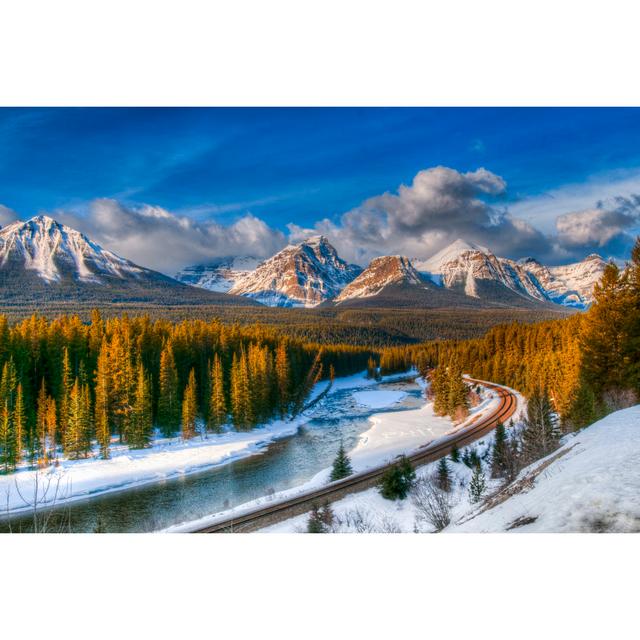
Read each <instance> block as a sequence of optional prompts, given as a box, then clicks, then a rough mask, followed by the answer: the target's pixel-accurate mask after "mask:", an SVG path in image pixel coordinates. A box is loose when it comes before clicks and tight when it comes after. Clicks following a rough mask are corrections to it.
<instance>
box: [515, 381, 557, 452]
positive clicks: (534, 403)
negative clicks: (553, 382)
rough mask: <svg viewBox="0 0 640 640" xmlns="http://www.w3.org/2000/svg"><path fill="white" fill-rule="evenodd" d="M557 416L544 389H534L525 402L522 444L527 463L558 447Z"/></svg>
mask: <svg viewBox="0 0 640 640" xmlns="http://www.w3.org/2000/svg"><path fill="white" fill-rule="evenodd" d="M559 437H560V434H559V432H558V426H557V418H556V417H555V414H554V412H553V407H552V406H551V400H550V399H549V395H548V393H547V391H546V389H536V390H535V391H534V393H533V394H532V395H531V397H530V398H529V400H528V402H527V416H526V418H525V419H524V420H523V428H522V445H523V450H524V455H525V458H526V460H527V463H530V462H533V461H534V460H538V459H539V458H543V457H545V456H547V455H549V454H550V453H551V452H552V451H553V450H554V449H556V448H557V447H558V440H559Z"/></svg>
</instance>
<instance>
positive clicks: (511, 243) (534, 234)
mask: <svg viewBox="0 0 640 640" xmlns="http://www.w3.org/2000/svg"><path fill="white" fill-rule="evenodd" d="M506 187H507V185H506V182H505V181H504V179H503V178H501V177H500V176H497V175H496V174H494V173H492V172H491V171H488V170H486V169H483V168H480V169H478V170H476V171H471V172H468V173H460V172H458V171H455V170H454V169H449V168H447V167H434V168H431V169H426V170H424V171H420V172H419V173H418V174H417V175H416V176H415V177H414V179H413V182H412V184H411V185H410V186H406V185H401V186H400V187H399V189H398V193H397V194H391V193H385V194H382V195H380V196H376V197H373V198H370V199H368V200H366V201H365V202H363V203H362V205H360V206H359V207H357V208H355V209H353V210H351V211H348V212H347V213H345V214H344V215H342V216H341V218H340V220H339V222H338V223H334V222H332V221H330V220H327V219H325V220H321V221H320V222H318V223H317V224H316V225H315V226H314V228H313V229H302V228H300V227H298V226H295V225H291V226H290V227H289V229H290V231H291V235H292V238H295V239H298V240H299V239H301V238H303V237H304V236H305V235H309V234H310V233H318V232H320V233H324V234H326V235H327V236H329V238H330V239H331V241H332V242H333V243H334V244H335V245H336V248H337V249H338V251H339V252H340V253H341V255H344V257H345V258H347V259H348V260H351V261H354V262H358V263H360V264H362V263H366V262H367V261H368V260H369V259H371V258H372V257H374V256H376V255H381V254H384V253H401V254H404V255H408V256H411V257H418V258H423V257H429V256H431V255H433V254H434V253H435V252H436V251H438V250H439V249H441V248H442V247H443V246H445V245H446V244H448V243H450V242H453V241H454V240H456V239H457V238H459V237H462V238H465V239H466V240H470V241H473V242H477V243H479V244H482V245H486V246H489V247H490V248H491V249H493V250H494V251H496V252H498V253H500V254H502V255H515V256H519V255H523V253H524V254H531V253H534V254H537V255H540V256H541V257H542V256H543V255H546V254H548V252H549V251H550V250H551V249H550V243H549V240H548V238H547V237H545V236H544V234H542V233H541V232H540V231H538V230H537V229H535V228H534V227H532V226H531V225H529V224H528V223H527V222H525V221H523V220H519V219H514V218H512V217H511V216H510V215H509V213H508V212H507V211H506V209H504V207H500V206H499V200H498V199H499V198H500V197H501V196H503V195H504V194H505V192H506Z"/></svg>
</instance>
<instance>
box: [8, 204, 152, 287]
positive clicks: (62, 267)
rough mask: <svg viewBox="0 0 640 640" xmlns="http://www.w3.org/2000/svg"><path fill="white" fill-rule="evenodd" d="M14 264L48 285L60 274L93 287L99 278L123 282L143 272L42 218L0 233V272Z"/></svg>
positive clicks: (81, 237)
mask: <svg viewBox="0 0 640 640" xmlns="http://www.w3.org/2000/svg"><path fill="white" fill-rule="evenodd" d="M16 262H17V263H20V262H21V263H22V266H23V267H24V268H25V269H27V270H31V271H35V272H36V273H37V275H38V276H40V278H42V279H43V280H45V281H48V282H57V281H59V280H60V278H61V275H62V272H63V271H65V272H69V271H70V272H72V273H73V275H74V277H75V278H76V279H77V280H79V281H81V282H94V283H99V282H100V274H108V275H110V276H115V277H118V278H125V277H128V276H132V275H133V276H136V275H138V274H140V273H142V271H143V269H142V268H140V267H138V266H137V265H135V264H133V263H132V262H129V261H128V260H125V259H124V258H120V257H119V256H117V255H116V254H115V253H111V251H107V250H106V249H103V248H102V247H101V246H99V245H97V244H95V243H94V242H92V241H91V240H89V239H88V238H87V237H86V236H85V235H84V234H82V233H80V232H79V231H76V230H75V229H72V228H71V227H67V226H66V225H64V224H61V223H59V222H57V221H56V220H54V219H53V218H49V217H48V216H42V215H41V216H36V217H34V218H31V219H30V220H27V222H21V221H18V222H14V223H12V224H10V225H8V226H6V227H4V228H3V229H1V230H0V268H4V267H5V266H7V265H8V264H9V263H16Z"/></svg>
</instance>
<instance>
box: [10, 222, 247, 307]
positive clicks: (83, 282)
mask: <svg viewBox="0 0 640 640" xmlns="http://www.w3.org/2000/svg"><path fill="white" fill-rule="evenodd" d="M0 301H2V302H4V303H8V304H21V303H25V302H36V303H37V302H39V303H43V302H51V301H64V302H69V301H71V302H95V303H100V304H106V303H120V302H137V303H151V304H221V303H224V304H242V305H247V304H255V303H253V302H252V301H251V300H247V299H246V298H242V297H240V296H231V295H228V294H226V293H224V294H223V293H216V292H214V291H208V290H206V289H199V288H196V287H190V286H188V285H186V284H184V283H182V282H178V281H177V280H175V279H174V278H170V277H168V276H165V275H163V274H161V273H158V272H157V271H152V270H151V269H146V268H144V267H141V266H139V265H137V264H134V263H133V262H130V261H129V260H125V259H124V258H121V257H120V256H117V255H116V254H115V253H112V252H111V251H108V250H106V249H104V248H102V247H101V246H100V245H98V244H96V243H95V242H92V241H91V240H90V239H89V238H87V237H86V236H85V235H84V234H82V233H80V232H79V231H76V230H75V229H72V228H71V227H68V226H66V225H64V224H61V223H59V222H57V221H56V220H54V219H53V218H50V217H48V216H36V217H34V218H31V219H30V220H28V221H26V222H20V221H18V222H14V223H12V224H9V225H7V226H6V227H4V228H2V229H0Z"/></svg>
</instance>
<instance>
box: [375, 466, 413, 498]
mask: <svg viewBox="0 0 640 640" xmlns="http://www.w3.org/2000/svg"><path fill="white" fill-rule="evenodd" d="M415 478H416V472H415V471H414V470H413V466H412V465H411V462H409V459H408V458H407V457H406V456H402V457H401V458H400V460H399V461H398V462H396V464H394V465H393V466H392V467H389V469H387V470H386V471H385V472H384V474H383V475H382V478H381V480H380V495H381V496H382V497H383V498H386V499H387V500H404V499H405V498H406V497H407V495H408V494H409V491H410V490H411V487H412V485H413V483H414V481H415Z"/></svg>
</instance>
